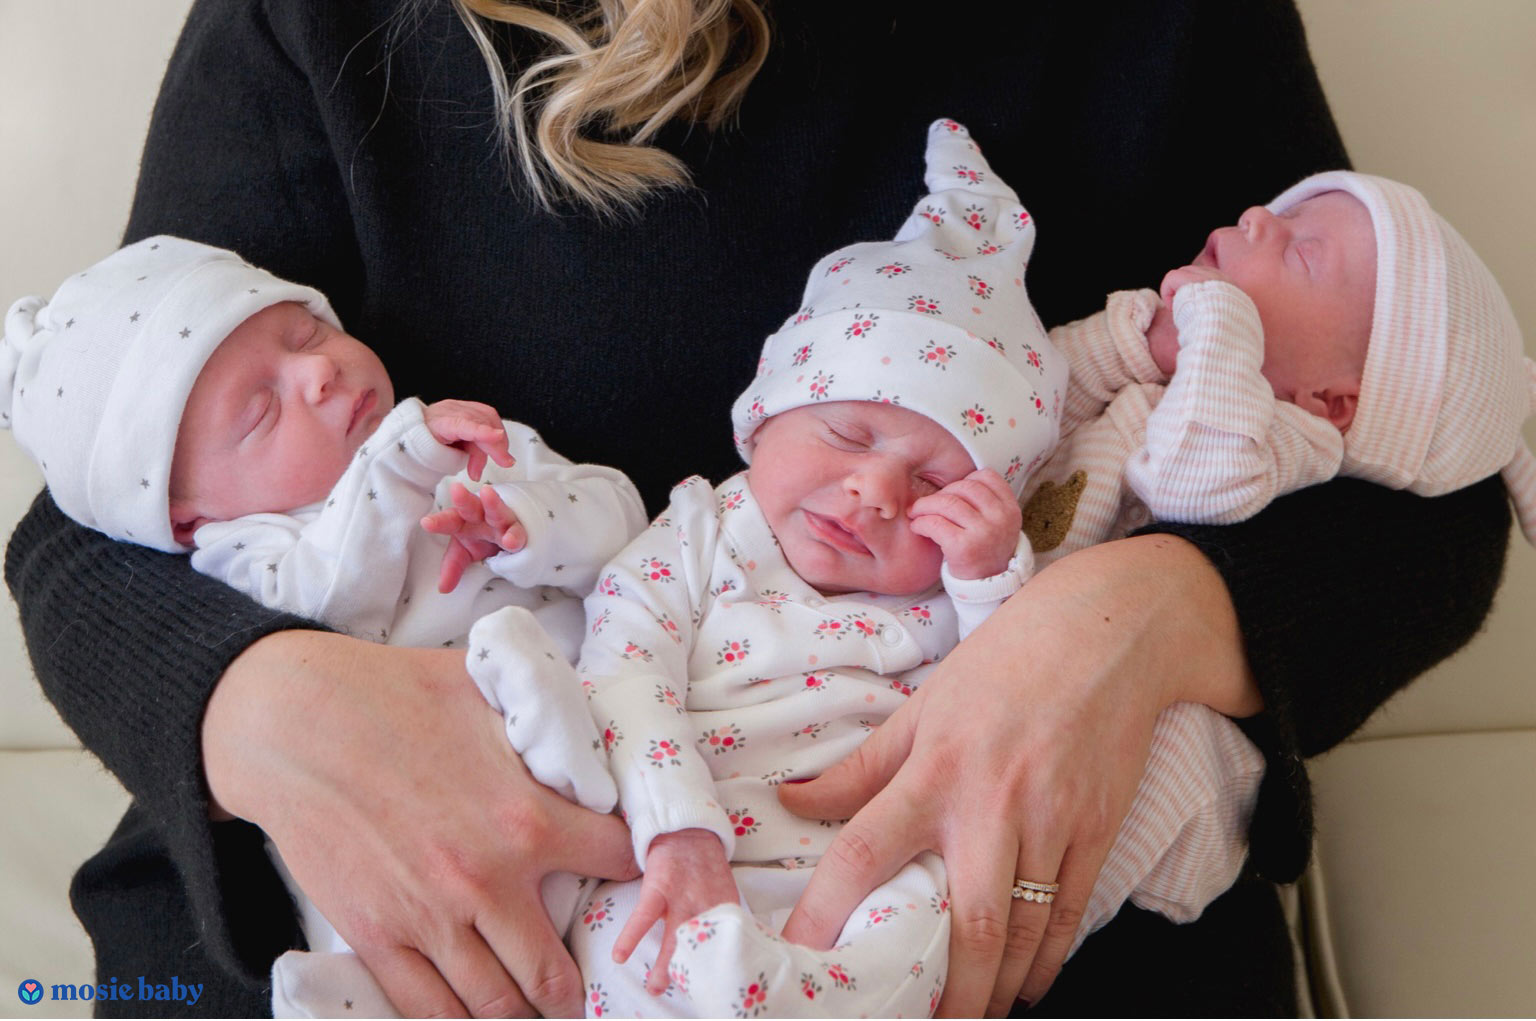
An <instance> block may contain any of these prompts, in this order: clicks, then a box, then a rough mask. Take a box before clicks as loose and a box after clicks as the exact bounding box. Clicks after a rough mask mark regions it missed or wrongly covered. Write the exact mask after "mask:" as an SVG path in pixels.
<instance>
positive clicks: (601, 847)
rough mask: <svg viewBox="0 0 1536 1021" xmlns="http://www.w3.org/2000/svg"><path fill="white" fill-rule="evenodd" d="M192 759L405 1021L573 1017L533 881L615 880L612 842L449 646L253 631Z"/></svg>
mask: <svg viewBox="0 0 1536 1021" xmlns="http://www.w3.org/2000/svg"><path fill="white" fill-rule="evenodd" d="M203 757H204V762H205V765H206V770H207V776H208V785H209V788H210V790H211V791H212V793H213V796H214V798H215V800H216V802H217V804H218V805H219V806H220V807H221V808H222V809H223V810H225V811H227V812H229V813H231V814H233V815H235V816H238V817H239V818H242V819H247V820H249V821H251V822H253V823H255V824H256V825H258V826H260V827H261V828H262V829H263V830H265V831H266V833H267V835H268V836H270V837H271V838H272V840H273V842H275V843H276V844H277V847H278V849H279V851H281V853H282V856H283V860H284V862H285V863H286V864H287V865H288V867H289V869H290V870H291V871H292V873H293V875H294V878H295V879H296V880H297V881H298V882H299V884H300V886H301V887H302V888H303V889H304V892H305V893H306V894H308V895H309V896H310V898H311V899H313V900H314V902H315V905H316V906H317V907H318V908H319V909H320V911H321V912H322V913H323V914H324V915H325V916H326V918H328V919H329V920H330V921H331V922H332V923H333V924H334V925H335V926H336V929H337V931H339V932H340V933H341V935H342V937H343V938H345V939H346V940H347V942H348V943H350V944H351V945H352V947H353V949H354V950H356V951H357V953H358V955H359V956H360V957H361V958H362V960H363V963H365V964H366V965H367V966H368V968H369V970H371V971H372V972H373V974H374V976H375V977H376V978H377V979H378V980H379V983H380V984H381V985H382V986H383V987H384V991H385V992H386V993H387V994H388V995H389V998H390V999H391V1000H392V1001H393V1002H394V1004H395V1006H396V1007H397V1008H399V1010H400V1011H401V1013H402V1014H403V1015H405V1016H407V1017H410V1016H423V1015H426V1016H445V1015H454V1016H462V1015H464V1014H466V1013H468V1014H472V1015H474V1016H476V1017H485V1016H505V1015H529V1014H533V1013H535V1012H537V1013H542V1014H548V1015H552V1016H580V1014H581V1013H582V1007H581V980H580V976H579V974H578V973H577V970H576V966H575V964H574V963H573V962H572V961H571V958H570V956H569V954H567V953H566V951H565V948H564V947H563V946H562V945H561V942H560V937H559V936H558V935H557V934H556V932H555V929H554V927H553V925H552V924H551V923H550V920H549V918H548V916H547V915H546V913H545V910H544V906H543V902H542V900H541V898H540V895H539V881H540V880H541V879H542V878H543V877H544V876H545V875H546V874H547V873H549V872H552V871H566V872H575V873H579V874H582V875H592V876H600V877H604V878H609V879H627V878H632V877H633V876H635V875H636V874H637V872H638V870H637V869H636V868H635V864H634V854H633V851H632V850H631V848H630V842H629V834H628V831H627V830H626V829H625V828H624V825H623V824H622V823H621V822H620V821H619V820H618V819H617V818H615V817H613V816H600V815H597V814H595V813H592V812H589V811H587V810H586V809H583V808H580V807H577V806H576V805H573V804H571V803H570V802H568V801H566V800H565V799H563V798H561V797H560V796H559V795H557V794H555V793H554V792H553V791H551V790H549V789H548V788H546V787H542V786H540V785H539V784H537V783H535V782H534V781H533V779H532V778H531V777H530V776H529V775H528V773H527V771H526V770H525V769H524V768H523V765H522V763H521V761H519V759H518V758H517V756H516V754H515V753H514V752H513V751H512V749H511V746H510V745H509V744H508V743H507V738H506V733H505V731H504V729H503V726H502V721H501V718H500V716H498V715H497V714H496V712H495V711H494V710H492V709H491V708H490V706H488V705H487V704H486V703H485V701H484V699H482V698H481V697H480V693H479V692H478V691H477V690H476V689H475V685H474V683H473V682H472V681H471V680H470V679H469V676H468V675H467V673H466V672H465V668H464V657H463V653H462V652H457V651H451V650H444V649H404V648H390V647H387V646H381V645H374V644H372V643H369V642H364V641H359V640H356V639H352V638H346V637H343V636H340V635H333V634H325V633H320V632H310V631H287V632H281V633H278V634H275V635H270V636H268V637H266V638H264V639H262V640H261V641H259V642H257V643H256V644H254V645H252V646H251V647H250V648H249V649H247V650H246V651H245V652H244V653H243V654H242V655H241V656H240V657H239V658H238V659H237V660H235V662H234V663H233V664H231V665H230V667H229V669H228V670H227V671H226V672H225V674H224V678H223V680H221V681H220V683H219V686H218V687H217V688H216V689H215V691H214V694H213V697H212V699H211V700H210V701H209V703H208V711H207V715H206V716H205V718H204V722H203Z"/></svg>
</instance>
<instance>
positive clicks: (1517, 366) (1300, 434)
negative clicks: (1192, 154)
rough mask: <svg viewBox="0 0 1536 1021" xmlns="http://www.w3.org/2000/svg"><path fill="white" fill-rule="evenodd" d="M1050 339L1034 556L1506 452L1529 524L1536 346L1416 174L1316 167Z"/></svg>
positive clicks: (1436, 476)
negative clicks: (1152, 286)
mask: <svg viewBox="0 0 1536 1021" xmlns="http://www.w3.org/2000/svg"><path fill="white" fill-rule="evenodd" d="M1052 339H1053V340H1054V341H1055V342H1056V344H1057V346H1058V347H1059V348H1060V349H1061V350H1062V352H1063V353H1064V354H1065V355H1066V357H1067V359H1068V361H1069V362H1070V363H1071V375H1072V385H1071V387H1070V388H1069V391H1068V396H1067V400H1066V405H1065V408H1064V412H1063V428H1062V431H1063V437H1064V439H1063V442H1062V444H1061V446H1060V447H1059V448H1058V449H1057V452H1056V453H1055V455H1054V456H1053V457H1052V459H1051V461H1050V462H1049V463H1048V464H1047V465H1046V466H1045V467H1044V468H1042V469H1041V471H1040V473H1039V476H1038V478H1039V483H1038V488H1037V489H1036V490H1035V491H1034V493H1033V494H1032V496H1031V497H1030V500H1029V503H1028V505H1027V506H1026V508H1025V530H1026V532H1028V533H1029V535H1030V538H1031V540H1032V544H1033V548H1034V550H1035V553H1036V555H1037V556H1038V557H1039V558H1040V560H1041V562H1048V561H1050V560H1052V559H1055V558H1057V557H1060V556H1063V555H1065V554H1067V553H1070V552H1072V551H1073V550H1076V549H1081V548H1082V547H1084V546H1088V545H1092V544H1094V543H1097V542H1102V541H1104V540H1105V539H1109V538H1115V537H1118V536H1121V535H1124V534H1125V533H1126V532H1127V531H1128V530H1130V529H1133V528H1135V527H1137V526H1139V525H1141V524H1144V523H1146V521H1147V520H1149V518H1151V517H1157V518H1159V519H1161V520H1164V521H1190V522H1208V523H1216V524H1220V523H1225V522H1232V521H1239V520H1242V519H1244V518H1247V517H1250V516H1252V515H1253V514H1255V513H1257V512H1258V511H1259V510H1260V509H1262V508H1263V507H1264V506H1265V505H1266V504H1268V503H1269V501H1270V500H1272V499H1274V498H1275V497H1277V496H1279V495H1281V494H1284V493H1288V492H1291V491H1294V490H1296V489H1300V488H1302V487H1304V486H1309V485H1313V484H1315V483H1318V482H1322V481H1325V480H1327V479H1331V478H1333V477H1335V476H1337V475H1344V476H1349V477H1353V478H1359V479H1364V480H1367V481H1370V482H1375V483H1378V484H1381V485H1384V486H1389V487H1392V488H1395V489H1408V490H1411V491H1413V492H1415V493H1419V494H1421V495H1425V496H1434V495H1438V494H1441V493H1446V492H1450V491H1451V490H1454V489H1459V488H1461V487H1464V486H1468V485H1471V484H1472V483H1474V482H1477V481H1480V480H1481V479H1484V478H1487V477H1488V476H1489V475H1492V474H1494V473H1495V472H1500V473H1502V475H1503V479H1504V483H1505V486H1506V488H1507V489H1508V491H1509V493H1510V496H1511V499H1512V501H1513V503H1514V506H1515V511H1516V514H1517V517H1518V519H1519V522H1520V526H1521V528H1522V530H1523V532H1524V534H1525V535H1526V537H1527V539H1528V540H1529V541H1531V542H1533V543H1536V460H1533V458H1532V456H1531V453H1530V451H1529V450H1527V448H1526V446H1525V442H1524V440H1523V438H1522V436H1521V426H1522V424H1523V423H1524V422H1525V420H1526V418H1527V417H1528V416H1529V415H1530V414H1531V413H1532V411H1533V409H1536V364H1533V363H1532V361H1531V360H1530V359H1529V358H1527V357H1525V355H1524V346H1523V341H1522V338H1521V334H1520V328H1519V326H1518V325H1517V324H1516V322H1515V319H1514V314H1513V312H1512V311H1511V309H1510V307H1509V302H1508V300H1507V299H1506V298H1505V296H1504V294H1503V292H1502V291H1501V290H1500V289H1499V286H1498V283H1497V282H1496V281H1495V280H1494V277H1493V274H1492V273H1491V272H1490V271H1489V269H1488V267H1487V266H1485V265H1484V264H1483V262H1482V261H1481V260H1480V259H1478V257H1477V255H1476V254H1475V253H1474V252H1473V251H1472V249H1471V248H1470V247H1469V246H1468V245H1467V243H1466V242H1465V241H1464V240H1463V239H1462V238H1461V236H1460V235H1459V234H1457V233H1456V231H1455V229H1454V228H1452V227H1451V225H1450V224H1448V223H1447V222H1446V221H1445V220H1444V219H1442V218H1441V217H1440V216H1439V215H1437V214H1436V213H1435V212H1434V211H1433V210H1432V209H1431V208H1430V206H1429V203H1428V202H1427V201H1426V200H1425V198H1424V196H1423V195H1421V194H1420V193H1419V192H1418V191H1416V190H1414V189H1413V188H1410V187H1408V186H1407V185H1403V184H1399V183H1397V182H1395V181H1389V180H1385V179H1383V178H1379V177H1373V176H1370V175H1366V174H1358V173H1352V172H1345V171H1332V172H1328V173H1322V174H1316V175H1314V176H1312V177H1309V178H1307V179H1306V180H1304V181H1302V182H1300V183H1299V184H1297V185H1295V186H1294V187H1292V188H1289V189H1287V190H1286V191H1285V192H1284V193H1282V194H1281V195H1280V196H1278V197H1277V198H1275V199H1274V200H1273V201H1272V202H1270V203H1269V204H1268V205H1267V206H1255V207H1253V208H1251V209H1249V210H1247V211H1246V212H1244V213H1243V214H1242V216H1241V217H1240V218H1239V220H1238V223H1237V225H1236V226H1231V227H1222V228H1220V229H1218V230H1216V231H1213V232H1212V233H1211V235H1210V238H1209V240H1208V241H1207V242H1206V245H1205V248H1204V249H1203V250H1202V251H1201V252H1200V254H1199V255H1198V256H1197V257H1196V258H1195V260H1194V262H1193V263H1192V264H1191V265H1189V266H1184V267H1180V268H1178V269H1175V270H1173V271H1171V272H1170V273H1168V274H1167V276H1166V277H1165V278H1164V280H1163V282H1162V287H1161V295H1160V296H1159V295H1158V294H1155V293H1154V292H1152V291H1150V290H1143V291H1125V292H1119V293H1116V294H1113V295H1111V296H1110V298H1109V302H1108V304H1107V306H1106V308H1105V310H1104V312H1102V313H1099V314H1097V315H1095V316H1091V317H1089V318H1088V319H1085V320H1082V321H1080V322H1078V323H1073V324H1071V325H1068V326H1064V327H1061V328H1059V329H1057V330H1055V331H1053V332H1052Z"/></svg>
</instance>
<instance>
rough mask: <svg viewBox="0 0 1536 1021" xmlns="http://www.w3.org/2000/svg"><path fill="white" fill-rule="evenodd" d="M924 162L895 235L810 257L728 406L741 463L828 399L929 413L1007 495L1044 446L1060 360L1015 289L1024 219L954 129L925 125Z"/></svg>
mask: <svg viewBox="0 0 1536 1021" xmlns="http://www.w3.org/2000/svg"><path fill="white" fill-rule="evenodd" d="M926 166H927V169H926V173H925V175H924V183H925V184H926V185H927V187H928V190H929V192H930V194H928V195H926V196H925V197H923V198H922V199H920V200H918V203H917V205H916V207H915V208H914V209H913V211H912V215H911V216H909V217H908V218H907V220H906V222H905V223H904V224H903V225H902V228H901V230H900V231H899V232H898V233H897V235H896V237H895V239H894V240H891V241H874V242H866V243H863V244H856V245H849V246H848V247H846V248H840V249H838V250H837V251H835V252H833V253H832V254H831V255H828V256H826V257H825V258H823V259H822V260H821V261H820V262H819V263H817V264H816V268H815V269H813V270H812V271H811V277H810V281H809V282H808V283H807V284H806V287H805V298H804V300H803V302H802V308H801V309H800V311H799V312H798V313H796V314H795V315H793V316H791V317H790V319H789V321H788V322H787V323H785V324H784V326H783V327H782V328H781V329H780V330H779V331H778V332H777V333H775V334H773V335H772V336H770V337H769V338H768V340H767V341H766V342H765V343H764V344H763V353H762V358H761V360H760V361H759V362H758V372H757V378H756V379H754V380H753V381H752V384H751V385H750V386H749V387H748V388H747V389H746V391H745V392H744V393H742V395H741V396H740V397H739V398H738V399H737V401H736V403H735V405H734V406H733V408H732V409H731V421H732V424H733V426H734V427H735V439H736V449H737V450H738V451H739V452H740V453H741V456H742V458H743V459H744V460H746V461H747V462H748V463H749V464H750V463H751V461H752V447H753V434H754V433H755V432H756V430H757V427H758V425H759V424H760V423H761V422H762V421H763V420H764V419H766V418H768V417H769V416H771V415H777V414H779V413H781V412H784V411H788V410H790V409H792V408H797V407H802V406H804V405H809V404H817V403H822V402H830V401H881V402H887V403H890V404H895V405H899V406H901V407H904V408H907V409H909V410H911V411H915V412H917V413H919V414H921V415H924V416H926V417H928V418H931V419H933V420H934V421H935V422H937V423H938V424H939V425H941V426H943V427H944V428H945V429H947V430H948V431H949V432H950V433H951V434H952V435H954V436H955V438H956V439H958V440H959V441H960V443H961V445H962V446H964V447H965V449H966V452H967V453H969V454H970V455H971V457H972V458H973V459H974V460H975V462H976V464H977V466H978V467H984V468H993V469H995V470H996V471H997V472H998V473H999V474H1001V475H1002V476H1003V477H1004V478H1005V479H1007V480H1008V482H1009V484H1010V485H1011V486H1012V487H1013V491H1014V495H1015V496H1017V495H1019V494H1020V492H1021V490H1022V487H1023V485H1024V481H1025V479H1026V478H1027V477H1028V475H1029V474H1030V472H1031V471H1032V470H1033V468H1034V467H1035V466H1036V465H1038V464H1039V463H1040V461H1042V460H1043V459H1044V458H1045V456H1046V455H1047V454H1048V453H1049V451H1050V450H1051V448H1052V447H1053V446H1055V444H1056V439H1057V434H1058V431H1059V426H1060V417H1061V412H1060V408H1061V398H1062V396H1063V395H1064V393H1065V391H1066V385H1067V364H1066V359H1064V358H1062V357H1060V356H1059V355H1058V354H1057V352H1056V350H1055V348H1054V347H1052V345H1051V342H1050V341H1049V340H1048V339H1047V338H1046V333H1045V327H1044V326H1043V325H1042V324H1041V322H1040V318H1039V316H1038V315H1036V314H1035V310H1034V307H1033V306H1032V305H1031V304H1030V303H1029V296H1028V295H1027V294H1026V292H1025V289H1024V270H1025V267H1026V266H1027V265H1028V262H1029V256H1030V252H1031V251H1032V250H1033V248H1034V243H1035V224H1034V221H1033V220H1032V219H1031V218H1030V215H1029V213H1028V212H1027V211H1026V210H1025V209H1024V207H1023V205H1021V204H1020V203H1019V198H1018V196H1017V195H1016V194H1015V193H1014V191H1013V189H1012V188H1010V187H1008V185H1007V184H1005V183H1004V182H1003V181H1002V180H1000V179H999V178H998V177H997V175H996V174H994V173H993V172H992V168H991V167H989V166H988V165H987V162H986V160H985V159H984V158H983V157H982V155H981V150H980V149H978V148H977V146H976V143H975V142H973V141H972V140H971V137H970V133H969V132H968V131H966V129H965V128H964V127H962V126H961V125H960V124H957V123H956V122H954V121H952V120H939V121H935V122H934V123H933V124H932V125H930V126H929V128H928V146H927V153H926Z"/></svg>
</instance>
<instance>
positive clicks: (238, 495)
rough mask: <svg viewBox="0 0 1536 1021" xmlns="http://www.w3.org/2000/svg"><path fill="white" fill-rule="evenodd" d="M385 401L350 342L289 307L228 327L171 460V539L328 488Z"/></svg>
mask: <svg viewBox="0 0 1536 1021" xmlns="http://www.w3.org/2000/svg"><path fill="white" fill-rule="evenodd" d="M394 403H395V394H394V388H393V387H392V386H391V385H390V381H389V374H388V373H386V372H385V371H384V364H383V363H382V362H380V361H379V359H378V356H377V355H375V354H374V353H373V351H372V350H370V349H369V348H368V346H367V345H365V344H363V343H362V342H361V341H359V340H356V339H354V338H353V337H350V336H348V335H347V334H345V333H343V332H342V331H340V330H338V329H336V328H335V327H333V326H330V325H328V324H327V323H324V322H322V321H321V320H319V319H316V318H315V317H314V316H313V315H311V314H310V312H309V310H308V309H307V308H305V307H304V306H303V305H301V304H298V303H296V302H283V303H281V304H277V305H269V306H268V307H267V308H265V309H262V310H261V311H260V312H257V313H256V314H255V315H253V316H251V317H250V318H249V319H247V320H245V322H243V323H241V324H240V325H239V326H238V327H236V328H235V330H234V332H232V333H231V334H230V335H229V336H228V337H226V338H225V339H224V342H223V343H222V344H220V345H219V346H218V347H217V348H216V349H215V350H214V352H213V354H212V355H211V356H210V357H209V359H208V361H207V363H206V364H205V365H204V366H203V370H202V372H201V373H200V374H199V375H198V377H197V382H196V383H195V384H194V385H193V387H192V393H191V396H190V397H188V399H187V406H186V409H185V410H184V411H183V412H182V416H181V427H180V430H179V431H178V433H177V438H176V454H175V458H174V460H173V461H172V464H171V493H172V497H171V518H172V521H173V523H174V524H175V525H176V526H177V538H178V539H182V541H184V542H187V541H190V532H189V531H188V529H195V527H196V526H197V525H199V524H202V523H203V522H205V521H227V520H229V519H231V518H236V517H239V516H241V515H242V514H254V513H257V512H260V511H286V510H292V509H294V508H296V507H302V506H304V505H305V504H309V503H314V502H315V501H316V500H319V499H320V498H322V497H323V496H325V495H326V494H327V493H328V492H330V490H331V487H332V486H334V485H335V483H336V480H337V479H339V478H341V474H342V472H344V471H345V470H346V468H347V464H348V463H349V462H350V461H351V459H352V456H353V454H355V453H356V452H357V448H358V447H359V446H361V445H362V442H363V440H365V439H367V437H368V435H369V434H370V433H372V432H373V430H374V429H376V428H377V427H378V425H379V423H380V422H381V421H382V420H383V418H384V416H385V415H386V414H388V413H389V410H390V408H391V407H392V406H393V405H394Z"/></svg>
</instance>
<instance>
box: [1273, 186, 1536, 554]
mask: <svg viewBox="0 0 1536 1021" xmlns="http://www.w3.org/2000/svg"><path fill="white" fill-rule="evenodd" d="M1326 191H1342V192H1347V193H1348V194H1350V195H1352V196H1354V197H1355V198H1357V199H1359V200H1360V201H1361V202H1362V203H1363V204H1364V205H1365V208H1366V209H1367V210H1369V211H1370V214H1371V223H1372V226H1373V227H1374V229H1375V233H1376V308H1375V313H1374V315H1373V318H1372V321H1371V340H1370V347H1369V348H1368V349H1367V351H1366V356H1365V374H1364V377H1363V378H1362V380H1361V385H1360V402H1359V406H1358V409H1357V410H1356V412H1355V420H1354V422H1353V424H1352V425H1351V426H1350V427H1349V431H1348V432H1346V433H1345V434H1344V463H1343V466H1342V467H1341V469H1340V474H1343V475H1350V476H1353V477H1355V478H1361V479H1366V480H1369V481H1371V482H1376V483H1380V484H1381V485H1384V486H1390V487H1391V488H1393V489H1407V490H1410V491H1412V492H1415V493H1419V494H1421V495H1424V496H1437V495H1439V494H1441V493H1448V492H1450V491H1451V490H1454V489H1461V488H1463V487H1465V486H1469V485H1471V484H1472V483H1474V482H1477V481H1479V480H1481V479H1485V478H1487V477H1488V476H1489V475H1492V474H1493V473H1494V472H1502V473H1503V476H1504V484H1505V486H1506V488H1508V490H1509V494H1510V499H1511V500H1512V501H1513V503H1514V505H1515V513H1516V515H1517V516H1518V518H1519V520H1520V528H1521V531H1523V532H1524V533H1525V537H1526V539H1527V541H1529V542H1531V543H1532V544H1533V545H1536V458H1533V457H1532V455H1531V452H1530V450H1529V449H1528V448H1527V447H1526V445H1525V440H1524V438H1523V437H1522V436H1521V432H1520V430H1521V426H1522V425H1523V424H1524V422H1525V420H1526V419H1527V418H1528V417H1529V416H1530V415H1532V414H1533V413H1536V363H1533V362H1532V361H1531V359H1529V358H1527V357H1525V347H1524V342H1523V340H1522V339H1521V336H1520V327H1519V325H1518V324H1517V323H1516V322H1515V315H1514V312H1513V311H1512V310H1511V309H1510V307H1509V300H1508V299H1507V298H1505V297H1504V292H1503V291H1502V290H1500V289H1499V285H1498V282H1497V281H1496V280H1495V279H1494V277H1493V273H1492V272H1490V271H1489V269H1488V267H1487V266H1486V265H1484V264H1483V261H1482V260H1481V259H1479V258H1478V257H1477V254H1476V253H1475V252H1473V251H1472V249H1471V247H1470V246H1469V245H1468V244H1467V243H1466V241H1464V240H1463V239H1462V237H1461V235H1460V234H1458V233H1456V230H1455V228H1453V227H1452V226H1451V225H1450V224H1449V223H1447V222H1446V221H1445V220H1444V219H1443V218H1442V217H1440V215H1439V214H1437V213H1436V212H1435V211H1434V210H1433V209H1431V208H1430V207H1429V203H1428V202H1427V201H1426V200H1425V198H1424V196H1423V195H1421V194H1420V193H1419V192H1418V191H1416V190H1414V189H1413V188H1410V187H1408V186H1407V185H1405V184H1398V183H1397V182H1395V181H1389V180H1386V179H1384V178H1380V177H1372V176H1370V175H1368V174H1356V173H1352V172H1348V171H1329V172H1327V173H1322V174H1316V175H1314V176H1312V177H1309V178H1307V179H1306V180H1304V181H1301V182H1300V183H1298V184H1296V185H1294V186H1292V187H1290V188H1288V189H1286V191H1284V192H1283V193H1281V195H1280V196H1279V197H1278V198H1276V199H1275V200H1274V201H1273V202H1271V203H1270V204H1269V209H1270V211H1271V212H1275V213H1280V212H1283V211H1284V210H1286V209H1289V208H1290V207H1291V206H1294V205H1295V204H1296V203H1298V202H1301V201H1302V200H1304V199H1308V198H1311V197H1312V196H1314V195H1318V194H1321V193H1322V192H1326Z"/></svg>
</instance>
